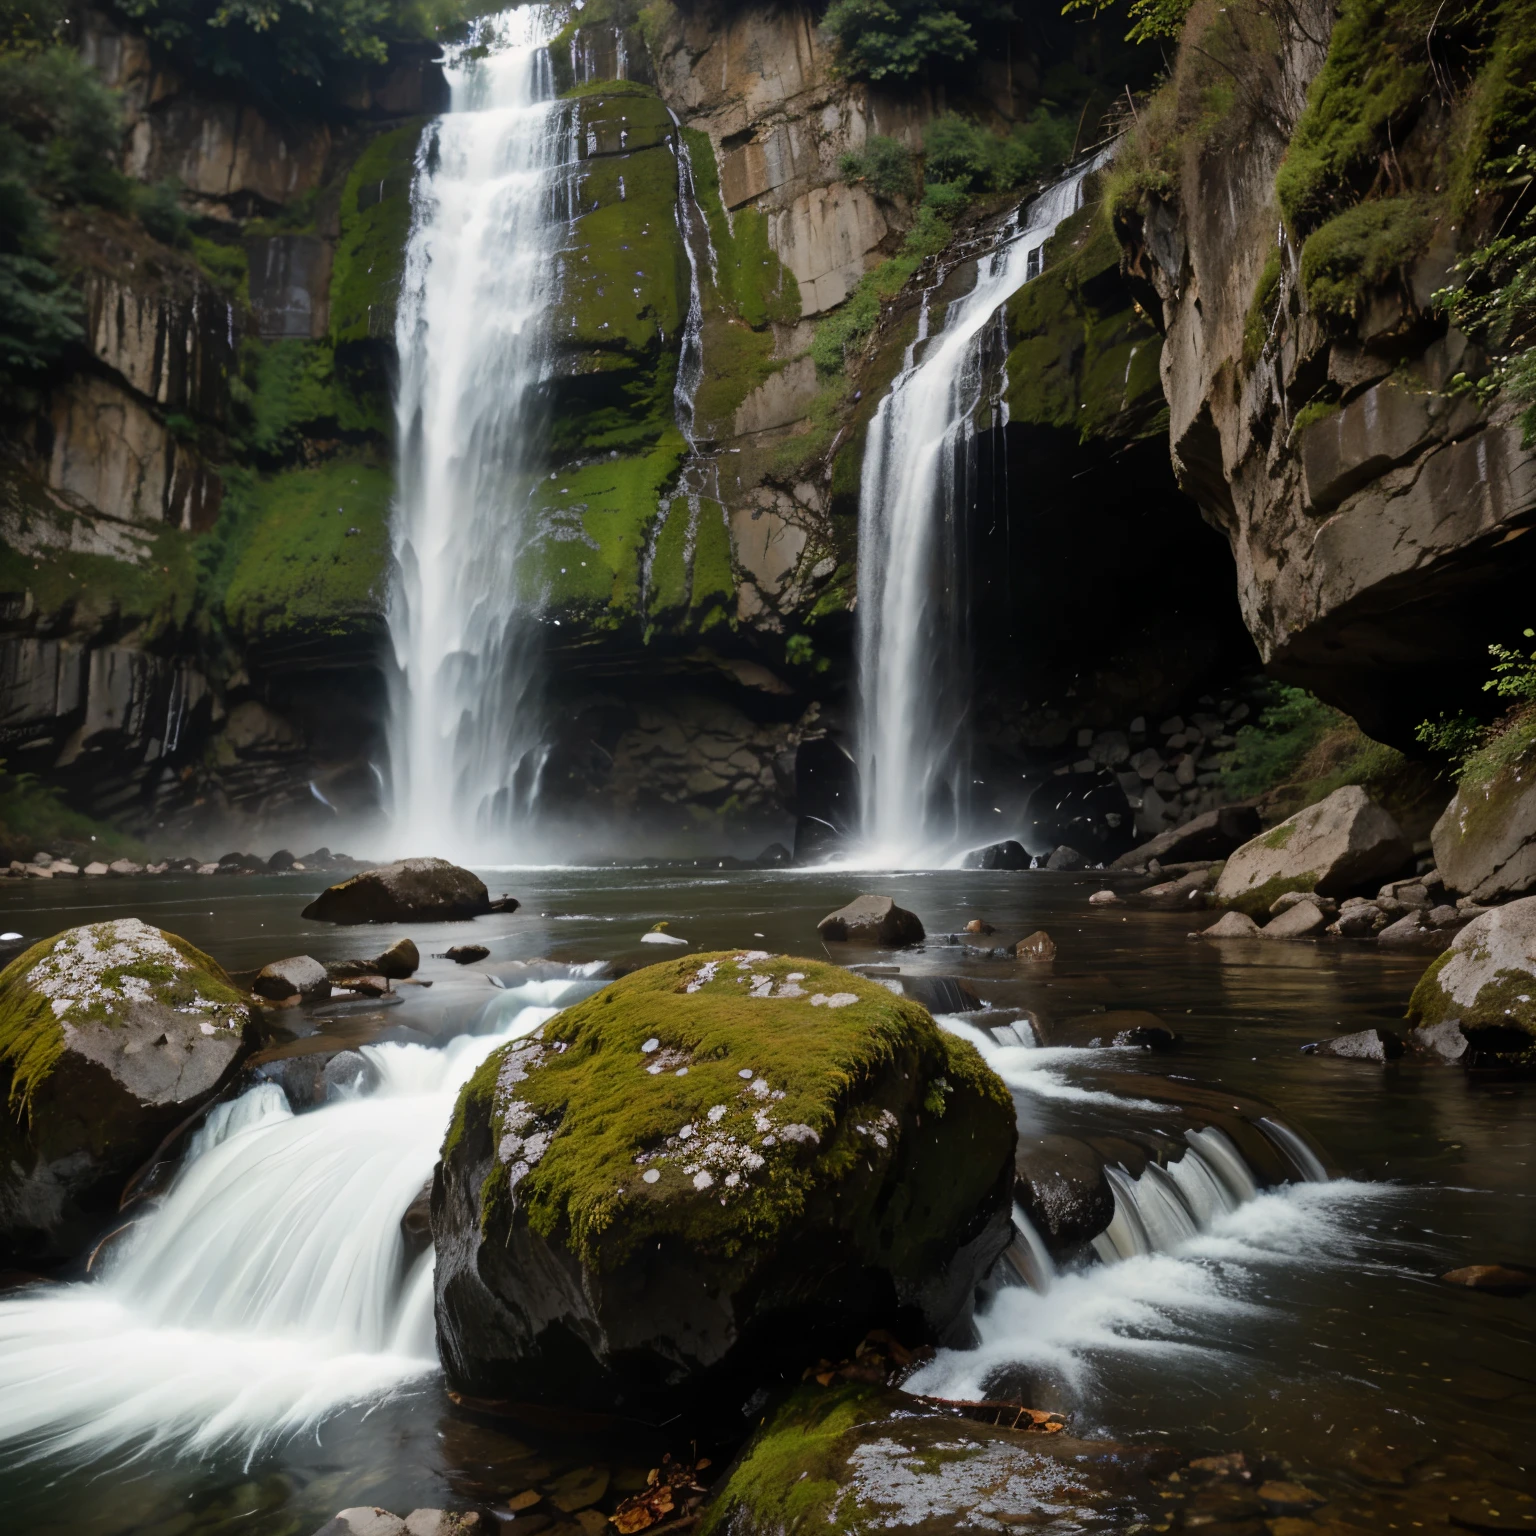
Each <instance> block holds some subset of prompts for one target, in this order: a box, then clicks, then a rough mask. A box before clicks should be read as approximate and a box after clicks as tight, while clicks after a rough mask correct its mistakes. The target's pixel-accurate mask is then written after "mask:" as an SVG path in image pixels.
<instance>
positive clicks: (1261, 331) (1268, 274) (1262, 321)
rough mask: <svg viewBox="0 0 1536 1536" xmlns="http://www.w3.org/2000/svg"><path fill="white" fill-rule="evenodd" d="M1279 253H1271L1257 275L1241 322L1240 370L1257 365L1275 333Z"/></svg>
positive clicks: (1279, 290)
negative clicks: (1241, 355)
mask: <svg viewBox="0 0 1536 1536" xmlns="http://www.w3.org/2000/svg"><path fill="white" fill-rule="evenodd" d="M1281 273H1282V268H1281V264H1280V252H1279V251H1278V250H1273V251H1271V252H1270V253H1269V259H1268V260H1267V261H1266V262H1265V263H1264V270H1263V271H1262V272H1260V273H1259V281H1258V283H1257V285H1256V286H1255V288H1254V290H1253V300H1252V302H1251V303H1250V304H1249V306H1248V315H1247V318H1246V319H1245V320H1244V321H1243V367H1244V368H1245V369H1247V370H1248V371H1249V372H1252V371H1253V369H1254V368H1256V367H1257V366H1258V362H1259V359H1260V358H1261V357H1262V356H1263V355H1264V348H1265V347H1266V346H1267V345H1268V344H1269V338H1270V337H1271V336H1272V335H1273V334H1274V328H1275V323H1276V309H1277V307H1278V304H1279V301H1280V297H1281Z"/></svg>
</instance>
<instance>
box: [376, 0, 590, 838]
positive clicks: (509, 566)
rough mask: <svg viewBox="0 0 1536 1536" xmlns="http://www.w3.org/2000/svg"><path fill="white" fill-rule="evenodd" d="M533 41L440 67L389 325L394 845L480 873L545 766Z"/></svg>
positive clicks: (546, 194) (541, 127)
mask: <svg viewBox="0 0 1536 1536" xmlns="http://www.w3.org/2000/svg"><path fill="white" fill-rule="evenodd" d="M550 29H551V18H550V13H549V11H548V10H547V8H546V7H543V6H526V7H522V8H519V9H517V10H512V11H507V12H505V13H503V14H502V15H500V16H494V17H490V18H487V19H485V20H482V21H481V22H479V23H477V24H476V27H475V30H474V33H473V35H472V37H471V39H470V42H469V44H467V45H466V46H465V47H464V48H462V49H460V50H458V51H457V53H455V54H454V55H452V56H451V57H450V59H449V61H448V67H447V74H448V78H449V82H450V85H451V90H452V96H451V106H450V110H449V111H448V113H447V114H446V115H444V116H443V117H441V118H439V119H438V120H437V121H436V122H435V123H433V124H432V125H431V127H430V128H429V129H428V130H427V132H426V134H425V135H424V136H423V140H422V145H421V149H420V151H419V153H418V155H417V160H416V182H415V187H414V191H413V194H412V205H413V217H412V228H411V235H410V240H409V244H408V246H407V250H406V259H405V270H404V277H403V279H402V284H401V293H400V303H399V307H398V310H397V319H396V326H395V340H396V345H397V347H398V350H399V356H400V380H399V386H398V391H397V398H396V407H395V412H396V432H397V440H398V444H399V448H398V452H399V491H398V500H397V504H396V509H395V519H394V530H393V538H394V573H393V580H392V584H391V588H390V593H389V603H388V619H389V631H390V636H391V640H392V642H393V648H394V656H395V661H396V664H397V665H396V677H395V680H394V687H393V697H392V700H391V723H390V763H391V779H392V782H391V799H392V803H393V818H394V825H395V832H396V836H397V838H398V837H399V836H401V835H402V834H404V835H408V836H409V838H410V840H411V842H412V844H413V845H414V846H415V847H416V848H419V849H420V850H421V851H423V852H431V853H437V854H447V855H449V856H453V855H455V854H457V855H458V856H460V857H469V856H471V855H474V856H476V857H478V858H479V859H480V860H482V861H483V860H484V859H485V858H486V857H487V854H488V852H490V853H491V854H492V855H493V856H494V855H495V854H497V853H500V852H504V851H505V850H506V848H507V846H508V844H509V843H510V840H511V838H512V836H513V834H514V833H515V831H516V830H517V828H518V827H519V825H521V824H522V823H524V822H525V821H526V818H527V815H528V812H529V810H530V808H531V805H532V803H533V801H534V799H535V797H536V795H537V792H538V784H539V776H540V772H541V769H542V766H543V758H544V753H545V746H544V731H543V720H542V707H541V705H542V701H541V697H540V651H541V642H540V627H539V619H538V612H537V608H538V596H539V594H538V593H537V592H534V591H530V590H528V577H527V575H526V571H524V572H522V573H520V571H519V566H520V564H521V563H522V562H523V559H524V555H525V553H526V551H527V550H528V547H529V545H530V543H531V541H532V540H533V538H534V536H535V535H536V533H537V528H536V527H535V525H534V519H533V517H532V516H531V514H530V513H529V511H528V504H529V500H530V495H531V492H532V489H533V486H534V483H535V481H536V479H537V477H538V474H539V471H540V466H541V462H542V461H541V454H540V445H541V442H542V441H543V439H544V435H545V433H544V427H545V423H544V420H543V407H542V404H541V388H540V386H541V384H542V383H543V381H544V378H545V375H546V371H547V368H548V348H547V346H546V329H545V324H544V322H545V319H546V317H547V315H548V313H549V311H550V308H551V306H552V305H553V303H554V301H555V298H556V296H557V271H558V252H559V247H560V243H561V240H562V237H563V234H564V220H565V213H566V210H565V209H563V207H561V206H559V204H560V200H561V195H562V193H563V191H564V182H563V179H562V178H560V177H558V176H556V175H554V174H553V172H554V171H555V170H556V168H557V167H559V166H560V165H562V164H563V163H565V162H568V161H571V160H574V158H575V155H574V144H573V143H571V142H570V135H571V133H572V131H573V130H572V126H571V124H572V121H573V116H572V114H570V113H569V112H566V111H563V110H561V109H560V108H559V107H558V106H557V104H556V102H555V100H554V82H553V77H552V74H551V70H550V62H549V55H548V52H547V50H546V48H545V47H544V43H545V40H546V38H547V37H548V36H549V33H550ZM520 575H521V580H520Z"/></svg>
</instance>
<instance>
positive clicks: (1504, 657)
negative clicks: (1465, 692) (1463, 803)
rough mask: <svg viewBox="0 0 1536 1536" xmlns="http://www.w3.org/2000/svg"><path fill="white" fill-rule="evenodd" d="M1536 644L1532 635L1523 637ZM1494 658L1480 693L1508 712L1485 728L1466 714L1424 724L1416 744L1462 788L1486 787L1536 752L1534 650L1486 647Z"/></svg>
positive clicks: (1535, 634)
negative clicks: (1439, 760) (1440, 760)
mask: <svg viewBox="0 0 1536 1536" xmlns="http://www.w3.org/2000/svg"><path fill="white" fill-rule="evenodd" d="M1524 634H1525V638H1526V639H1527V640H1530V639H1532V638H1536V630H1533V629H1527V630H1525V631H1524ZM1488 654H1489V655H1490V656H1491V657H1492V658H1493V666H1492V667H1491V668H1490V669H1489V671H1490V673H1491V675H1490V676H1489V678H1488V679H1487V681H1486V682H1484V683H1483V685H1482V691H1483V692H1484V693H1491V694H1493V695H1494V697H1495V698H1499V699H1504V700H1507V701H1508V708H1507V710H1506V712H1505V713H1504V714H1503V715H1502V716H1501V717H1500V718H1499V719H1497V720H1495V721H1493V722H1492V723H1491V724H1485V723H1483V722H1482V721H1480V720H1477V719H1476V718H1475V717H1474V716H1472V715H1470V714H1467V713H1465V712H1463V713H1459V714H1455V715H1449V716H1448V715H1443V714H1442V715H1441V716H1440V717H1439V718H1438V719H1436V720H1424V721H1421V722H1420V723H1419V726H1418V729H1417V730H1416V731H1415V733H1414V734H1415V736H1416V738H1417V739H1418V740H1419V741H1420V742H1422V743H1423V745H1424V746H1426V747H1427V748H1428V749H1429V750H1430V751H1431V752H1433V753H1435V754H1436V755H1437V756H1441V757H1444V758H1446V759H1448V760H1449V767H1450V772H1451V777H1452V778H1453V779H1455V780H1457V781H1458V782H1459V783H1462V784H1488V783H1490V782H1492V781H1493V780H1494V779H1495V778H1497V777H1499V776H1500V775H1501V774H1503V773H1505V772H1506V771H1507V770H1513V769H1516V768H1519V767H1521V766H1522V765H1523V764H1525V763H1527V762H1528V761H1529V760H1530V758H1531V756H1532V754H1533V751H1536V650H1532V651H1529V652H1527V651H1522V650H1519V649H1517V648H1514V647H1511V646H1506V645H1499V644H1497V643H1495V644H1493V645H1490V646H1489V647H1488Z"/></svg>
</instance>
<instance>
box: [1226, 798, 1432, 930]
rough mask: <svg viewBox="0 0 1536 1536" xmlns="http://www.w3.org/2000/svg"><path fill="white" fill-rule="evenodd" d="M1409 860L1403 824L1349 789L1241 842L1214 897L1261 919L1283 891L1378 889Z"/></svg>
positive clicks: (1331, 892) (1410, 852) (1326, 893)
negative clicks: (1383, 881) (1249, 840)
mask: <svg viewBox="0 0 1536 1536" xmlns="http://www.w3.org/2000/svg"><path fill="white" fill-rule="evenodd" d="M1412 857H1413V849H1412V847H1411V846H1410V845H1409V842H1408V839H1407V838H1406V837H1404V836H1403V832H1402V829H1401V828H1400V827H1399V826H1398V824H1397V823H1396V822H1395V821H1393V819H1392V818H1391V817H1390V816H1389V815H1388V814H1387V813H1386V812H1385V811H1384V810H1382V808H1381V807H1380V806H1379V805H1377V804H1375V802H1374V801H1372V800H1371V798H1370V796H1369V795H1367V794H1366V792H1365V791H1364V790H1363V789H1361V788H1360V786H1359V785H1358V784H1349V785H1346V786H1345V787H1344V788H1343V789H1336V790H1335V791H1334V792H1333V793H1332V794H1331V795H1329V796H1328V797H1327V798H1326V799H1324V800H1319V801H1318V802H1317V804H1316V805H1309V806H1308V807H1307V808H1306V809H1305V810H1303V811H1298V812H1297V813H1296V814H1295V815H1294V816H1291V817H1288V818H1287V819H1286V820H1285V821H1282V822H1281V823H1280V824H1279V825H1278V826H1275V827H1271V828H1270V829H1269V831H1268V832H1265V833H1264V834H1263V835H1262V836H1260V837H1256V838H1254V839H1253V840H1252V841H1251V842H1247V843H1244V844H1243V846H1242V847H1241V848H1239V849H1238V850H1237V852H1236V853H1234V854H1233V855H1232V856H1231V858H1229V859H1228V860H1227V862H1226V864H1225V866H1224V867H1223V868H1222V871H1221V877H1220V879H1218V880H1217V882H1216V892H1215V895H1216V900H1217V901H1218V902H1220V903H1222V904H1223V905H1225V906H1230V907H1236V908H1237V909H1238V910H1239V911H1242V912H1247V913H1248V914H1249V915H1250V916H1257V915H1259V914H1260V913H1262V912H1265V911H1267V910H1268V909H1269V907H1270V905H1271V904H1272V903H1273V902H1274V900H1275V898H1276V897H1277V896H1280V895H1282V894H1283V893H1285V892H1286V891H1316V892H1318V894H1319V895H1323V896H1342V895H1345V894H1347V893H1348V892H1350V891H1352V890H1354V889H1355V888H1356V887H1358V886H1365V885H1375V884H1378V883H1379V882H1380V881H1382V880H1384V879H1386V878H1387V877H1388V876H1391V875H1395V874H1396V873H1397V872H1398V871H1399V870H1400V869H1401V868H1402V867H1403V866H1404V865H1405V864H1407V863H1408V862H1409V861H1410V860H1411V859H1412Z"/></svg>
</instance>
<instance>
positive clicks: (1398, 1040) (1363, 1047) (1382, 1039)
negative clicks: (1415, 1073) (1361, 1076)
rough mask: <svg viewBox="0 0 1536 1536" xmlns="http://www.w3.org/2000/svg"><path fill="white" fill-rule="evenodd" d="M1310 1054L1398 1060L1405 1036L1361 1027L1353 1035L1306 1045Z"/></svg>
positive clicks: (1306, 1051)
mask: <svg viewBox="0 0 1536 1536" xmlns="http://www.w3.org/2000/svg"><path fill="white" fill-rule="evenodd" d="M1302 1050H1303V1051H1304V1052H1305V1053H1306V1054H1307V1055H1308V1056H1336V1057H1338V1058H1339V1059H1340V1060H1342V1061H1374V1062H1377V1063H1383V1064H1384V1063H1386V1062H1389V1061H1396V1060H1397V1059H1398V1057H1399V1056H1401V1055H1402V1054H1403V1051H1404V1045H1403V1037H1402V1036H1401V1035H1399V1034H1397V1033H1396V1032H1395V1031H1394V1030H1390V1029H1361V1030H1357V1031H1356V1032H1355V1033H1354V1034H1352V1035H1335V1036H1334V1037H1333V1039H1331V1040H1320V1041H1318V1043H1317V1044H1316V1045H1304V1046H1302Z"/></svg>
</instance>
